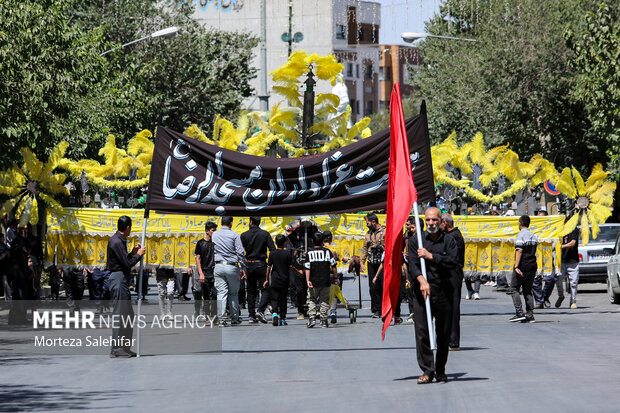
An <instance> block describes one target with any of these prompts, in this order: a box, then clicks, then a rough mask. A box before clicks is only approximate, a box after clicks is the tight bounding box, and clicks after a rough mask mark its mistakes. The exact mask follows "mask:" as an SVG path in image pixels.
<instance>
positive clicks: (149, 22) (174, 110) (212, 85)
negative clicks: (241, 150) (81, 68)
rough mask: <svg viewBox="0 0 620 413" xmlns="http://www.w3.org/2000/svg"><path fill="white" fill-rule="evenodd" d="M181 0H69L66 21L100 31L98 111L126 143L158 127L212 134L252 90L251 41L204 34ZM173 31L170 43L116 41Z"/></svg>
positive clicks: (212, 32)
mask: <svg viewBox="0 0 620 413" xmlns="http://www.w3.org/2000/svg"><path fill="white" fill-rule="evenodd" d="M193 12H194V8H193V7H192V6H191V5H190V3H188V2H183V1H179V2H161V1H156V0H142V1H138V2H136V1H129V0H122V1H116V0H114V1H113V0H85V1H80V2H76V3H75V6H74V9H73V11H72V16H73V17H72V22H73V23H72V24H74V25H76V26H79V27H82V28H83V29H85V30H92V29H94V28H95V27H96V26H97V25H102V27H103V28H104V29H105V31H104V36H105V39H106V41H107V42H108V43H107V47H108V48H109V49H111V48H113V47H114V46H116V49H114V51H113V52H112V53H110V54H109V55H107V56H106V58H108V60H109V62H110V66H109V74H108V79H110V85H111V87H110V90H111V91H112V92H113V93H112V94H109V95H108V96H107V101H108V105H107V109H106V112H107V113H109V114H110V116H109V119H108V120H107V122H108V125H109V129H110V132H112V133H114V134H115V135H116V136H117V138H118V139H119V140H120V142H121V143H123V144H124V143H126V142H127V140H128V139H130V138H131V137H133V136H134V134H135V133H136V132H139V131H140V130H142V129H150V128H153V126H154V125H155V124H156V123H158V122H161V123H162V124H163V125H166V126H167V127H170V128H173V129H176V130H183V129H185V128H186V127H187V126H189V125H190V124H192V123H194V124H198V125H199V126H200V127H201V128H202V129H203V130H205V131H207V132H211V131H212V127H213V123H214V121H215V119H216V117H217V116H218V115H219V114H221V115H223V116H226V117H230V118H233V117H235V116H236V115H237V114H238V113H239V109H240V105H241V101H242V99H243V98H244V97H247V96H250V95H251V93H252V90H251V87H250V84H249V81H250V79H251V78H252V77H253V76H254V73H255V70H254V69H253V68H251V66H250V64H251V59H252V53H251V50H252V48H253V47H254V46H255V44H256V42H257V39H255V38H253V37H251V36H249V35H247V34H240V33H231V32H221V31H215V30H207V29H205V28H204V27H202V26H201V25H200V24H199V23H198V22H196V21H195V20H193V19H192V14H193ZM170 26H178V27H180V28H181V29H180V31H179V32H178V35H177V36H176V37H174V38H172V39H149V40H147V41H143V42H140V43H137V44H134V45H131V46H128V47H127V48H124V49H121V48H120V47H119V46H120V45H121V44H124V43H127V42H129V41H131V40H134V39H139V38H142V37H144V36H148V35H149V34H150V33H153V32H154V31H156V30H159V29H162V28H165V27H170Z"/></svg>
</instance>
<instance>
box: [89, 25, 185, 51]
mask: <svg viewBox="0 0 620 413" xmlns="http://www.w3.org/2000/svg"><path fill="white" fill-rule="evenodd" d="M179 29H180V28H179V27H177V26H172V27H167V28H165V29H161V30H157V31H156V32H153V33H151V34H149V35H148V36H144V37H141V38H140V39H136V40H132V41H130V42H129V43H125V44H123V45H121V46H116V47H114V48H112V49H110V50H106V51H105V52H103V53H101V54H100V55H99V56H105V55H107V54H108V53H110V52H112V51H114V50H116V49H119V48H121V49H122V48H124V47H127V46H129V45H132V44H134V43H138V42H141V41H143V40H147V39H154V38H156V37H174V36H176V35H177V32H178V31H179Z"/></svg>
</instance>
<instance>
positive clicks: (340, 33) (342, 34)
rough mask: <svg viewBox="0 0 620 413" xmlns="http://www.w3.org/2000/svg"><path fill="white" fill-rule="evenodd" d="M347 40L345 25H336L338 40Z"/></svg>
mask: <svg viewBox="0 0 620 413" xmlns="http://www.w3.org/2000/svg"><path fill="white" fill-rule="evenodd" d="M345 38H346V32H345V29H344V24H337V25H336V39H345Z"/></svg>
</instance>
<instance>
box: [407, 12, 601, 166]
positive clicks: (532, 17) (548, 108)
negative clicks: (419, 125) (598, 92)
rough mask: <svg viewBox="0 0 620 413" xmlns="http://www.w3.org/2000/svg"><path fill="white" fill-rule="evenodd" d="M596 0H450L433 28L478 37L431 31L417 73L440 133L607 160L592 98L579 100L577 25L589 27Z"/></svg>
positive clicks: (583, 162) (568, 160) (563, 160)
mask: <svg viewBox="0 0 620 413" xmlns="http://www.w3.org/2000/svg"><path fill="white" fill-rule="evenodd" d="M589 3H592V2H591V1H585V0H547V1H544V2H540V1H538V0H506V1H503V2H497V1H491V0H477V1H474V2H472V1H470V0H447V1H446V2H444V3H443V4H442V6H441V8H440V12H439V14H438V15H436V16H435V17H434V18H433V19H431V20H430V21H429V22H428V23H427V28H426V29H427V32H429V33H432V34H436V35H449V36H456V37H467V38H473V39H475V40H477V42H475V43H473V42H465V41H448V40H445V39H437V38H428V39H427V40H425V41H424V42H422V43H421V44H420V48H421V50H422V55H423V56H424V66H423V67H421V68H419V69H418V71H416V72H415V73H414V75H415V76H416V83H417V84H418V85H419V86H420V89H419V97H421V98H424V99H426V100H427V103H428V112H429V127H430V133H431V140H432V141H433V142H437V141H438V140H442V139H444V138H445V137H447V136H448V135H449V134H450V133H451V132H453V131H457V132H458V134H459V139H460V140H467V139H470V138H471V136H473V135H474V134H475V133H476V132H482V133H483V134H484V136H485V140H486V142H487V143H488V144H490V145H502V144H505V143H510V145H511V148H512V149H513V150H515V152H517V153H519V155H520V156H522V157H529V156H532V155H534V154H536V153H542V154H543V155H544V156H545V157H546V158H548V159H549V160H551V161H552V162H555V163H557V164H562V165H570V164H574V165H579V167H580V169H582V170H587V169H590V168H591V167H592V166H593V164H594V163H595V162H600V161H603V162H605V161H606V159H607V158H606V155H605V150H606V149H607V147H608V146H607V141H606V140H605V139H603V138H601V137H600V136H595V135H593V134H592V133H591V132H590V123H589V120H588V118H587V114H586V112H585V111H584V109H583V105H582V104H581V103H580V102H578V101H575V100H573V99H571V98H570V94H571V85H572V82H571V79H572V77H573V76H574V75H573V70H572V69H571V68H570V66H569V50H568V48H567V47H566V42H565V40H564V37H563V35H564V32H565V30H566V25H567V24H568V23H571V22H573V23H575V24H576V25H577V26H579V25H580V16H581V14H582V13H583V10H584V8H586V7H587V5H588V4H589Z"/></svg>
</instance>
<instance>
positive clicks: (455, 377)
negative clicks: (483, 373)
mask: <svg viewBox="0 0 620 413" xmlns="http://www.w3.org/2000/svg"><path fill="white" fill-rule="evenodd" d="M465 375H467V373H451V374H446V376H448V380H449V381H480V380H489V378H488V377H463V376H465ZM418 377H420V376H407V377H401V378H399V379H394V381H407V380H417V379H418Z"/></svg>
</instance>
